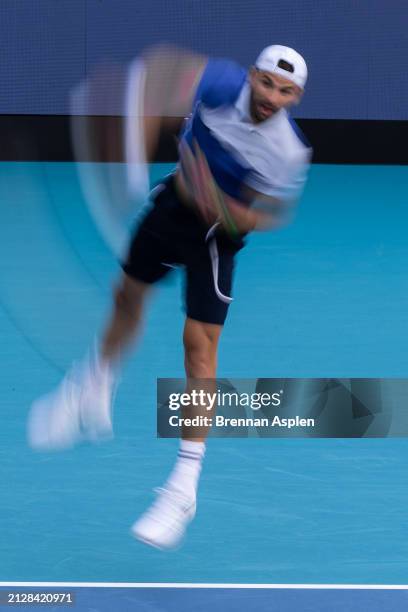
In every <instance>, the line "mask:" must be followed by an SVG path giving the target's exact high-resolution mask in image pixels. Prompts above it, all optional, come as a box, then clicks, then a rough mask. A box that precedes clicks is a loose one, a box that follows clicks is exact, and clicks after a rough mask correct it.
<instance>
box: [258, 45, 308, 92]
mask: <svg viewBox="0 0 408 612" xmlns="http://www.w3.org/2000/svg"><path fill="white" fill-rule="evenodd" d="M255 66H256V67H257V68H259V70H265V71H266V72H274V73H276V74H279V75H280V76H283V77H285V79H288V80H289V81H293V83H295V84H296V85H298V86H299V87H300V88H301V89H304V86H305V83H306V80H307V66H306V62H305V60H304V59H303V57H302V56H301V55H300V53H298V52H297V51H295V50H294V49H291V48H290V47H283V46H282V45H271V46H270V47H266V48H265V49H264V50H263V51H261V53H260V54H259V56H258V58H257V60H256V62H255Z"/></svg>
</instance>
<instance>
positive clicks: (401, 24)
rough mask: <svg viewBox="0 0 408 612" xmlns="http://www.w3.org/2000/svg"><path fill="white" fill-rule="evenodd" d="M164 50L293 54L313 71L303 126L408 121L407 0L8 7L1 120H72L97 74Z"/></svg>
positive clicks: (169, 0)
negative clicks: (88, 80)
mask: <svg viewBox="0 0 408 612" xmlns="http://www.w3.org/2000/svg"><path fill="white" fill-rule="evenodd" d="M163 41H166V42H172V43H176V44H178V45H182V46H185V47H187V48H190V49H193V50H196V51H200V52H204V53H207V54H211V55H213V56H227V57H231V58H233V59H235V60H237V61H239V62H241V63H242V64H243V65H244V66H249V65H250V64H251V62H252V61H253V60H254V58H255V57H256V55H257V54H258V52H259V51H260V50H261V49H262V48H263V47H264V46H266V45H268V44H271V43H278V44H287V45H290V46H293V47H295V48H296V49H297V50H299V51H300V52H301V53H302V54H303V55H304V56H305V58H306V59H307V62H308V65H309V70H310V79H309V82H308V86H307V95H306V96H305V98H304V101H303V103H302V105H301V106H300V107H299V108H298V109H297V110H296V112H295V116H296V117H303V118H309V119H355V120H356V119H372V120H406V119H408V104H407V102H408V79H407V78H406V75H407V74H408V3H407V1H406V0H289V1H288V0H245V1H244V0H0V50H1V62H0V82H1V87H0V113H2V114H7V115H10V114H28V115H34V114H44V115H60V114H61V115H63V114H67V113H68V111H69V104H68V98H69V92H70V91H71V89H72V87H74V86H75V84H77V83H78V81H80V80H81V79H82V78H84V77H85V76H86V74H87V73H88V72H89V70H90V69H91V68H92V67H93V66H94V65H95V64H97V63H98V62H100V61H105V60H112V61H118V62H126V61H129V60H130V59H131V58H132V57H134V56H135V55H137V54H138V52H139V51H140V50H141V49H143V48H144V47H145V46H147V45H149V44H152V43H155V42H163ZM111 111H112V109H109V108H106V109H105V110H104V113H105V114H110V113H111Z"/></svg>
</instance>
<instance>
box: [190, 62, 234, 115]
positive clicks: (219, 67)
mask: <svg viewBox="0 0 408 612" xmlns="http://www.w3.org/2000/svg"><path fill="white" fill-rule="evenodd" d="M245 79H246V70H245V69H244V68H242V66H240V65H239V64H237V63H236V62H233V61H232V60H227V59H209V60H208V62H207V65H206V67H205V69H204V72H203V75H202V77H201V79H200V82H199V84H198V87H197V90H196V94H195V97H194V106H195V105H196V104H197V103H199V102H202V103H203V104H205V106H208V107H209V108H217V107H218V106H222V105H224V104H232V103H234V102H235V100H236V98H237V97H238V95H239V92H240V90H241V88H242V85H243V84H244V82H245Z"/></svg>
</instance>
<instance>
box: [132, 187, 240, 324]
mask: <svg viewBox="0 0 408 612" xmlns="http://www.w3.org/2000/svg"><path fill="white" fill-rule="evenodd" d="M151 201H152V207H151V208H150V209H149V210H148V212H147V213H146V216H145V217H144V219H143V220H142V222H141V223H140V224H139V225H138V227H137V229H136V232H135V234H134V236H133V238H132V242H131V244H130V248H129V252H128V255H127V258H126V261H125V263H123V265H122V268H123V270H124V272H125V273H126V274H128V275H129V276H130V277H132V278H134V279H136V280H139V281H142V282H144V283H148V284H153V283H156V282H158V281H159V280H161V279H162V278H164V277H165V276H166V275H167V274H169V272H171V270H172V267H171V266H174V265H183V266H184V267H185V274H186V277H185V310H186V314H187V316H188V317H190V318H191V319H195V320H196V321H202V322H204V323H215V324H218V325H223V323H224V321H225V319H226V316H227V312H228V306H229V304H230V302H231V301H232V298H231V289H232V280H233V272H234V258H235V255H236V253H237V252H238V251H239V250H240V249H241V248H242V247H243V246H244V241H243V238H239V239H237V240H234V241H233V240H232V239H230V238H229V237H228V236H227V235H226V234H225V233H223V232H222V231H220V230H219V228H218V227H217V226H215V227H213V228H211V229H209V228H208V227H207V226H206V225H205V224H204V223H203V222H202V221H201V220H200V218H199V217H198V216H197V214H196V213H195V212H194V210H193V209H190V208H188V207H187V206H186V205H185V204H183V203H182V202H181V201H180V200H179V198H178V196H177V193H176V190H175V186H174V176H170V177H168V178H166V179H165V180H164V181H163V182H162V183H160V184H159V185H158V186H157V187H156V188H155V189H154V190H153V192H152V200H151Z"/></svg>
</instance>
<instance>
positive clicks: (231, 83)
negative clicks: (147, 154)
mask: <svg viewBox="0 0 408 612" xmlns="http://www.w3.org/2000/svg"><path fill="white" fill-rule="evenodd" d="M200 77H201V78H200V79H199V81H198V83H197V85H196V86H195V92H194V99H193V100H192V103H191V108H190V112H191V115H190V118H189V119H188V121H187V123H186V125H185V128H184V130H183V132H182V133H181V135H180V146H179V152H180V160H179V164H178V167H177V169H176V171H175V172H174V173H173V174H172V175H170V176H168V177H167V178H166V179H164V180H163V181H162V182H161V183H160V184H159V185H158V186H156V187H155V189H154V190H153V192H152V193H151V203H152V205H151V208H150V210H149V211H148V212H147V214H146V216H145V217H144V220H143V221H142V222H141V224H140V225H139V227H138V228H137V231H136V233H135V235H134V236H133V239H132V242H131V245H130V248H129V251H128V255H127V258H126V260H125V261H124V263H123V266H122V267H123V274H122V277H121V278H120V280H119V283H118V285H117V289H116V292H115V296H114V308H113V312H112V315H111V318H110V321H109V322H108V325H107V327H106V329H105V331H104V332H103V334H102V337H101V341H100V346H99V347H98V349H97V350H95V352H94V354H92V355H91V356H89V357H88V358H87V359H85V361H84V362H83V363H82V365H81V367H79V368H76V370H74V371H73V372H70V373H69V374H68V375H67V376H66V377H65V378H64V380H63V381H62V383H61V385H60V386H59V387H58V388H57V390H56V391H54V392H53V393H51V394H50V395H48V396H46V397H45V398H41V399H39V400H37V401H36V402H35V403H34V405H33V407H32V410H31V413H30V418H29V426H28V438H29V442H30V444H31V446H32V447H34V448H36V449H42V450H49V449H61V448H68V447H71V446H73V445H74V444H75V443H77V442H79V441H81V440H84V439H88V440H98V439H101V438H109V437H111V436H112V418H111V403H112V394H113V389H114V387H115V380H116V372H117V369H118V364H119V363H120V361H121V358H122V356H123V354H124V352H125V351H126V349H127V348H128V347H129V346H130V344H131V343H132V342H133V340H134V339H135V336H136V335H137V332H138V330H139V327H140V323H141V319H142V314H143V310H144V307H145V305H146V301H147V298H148V296H149V293H150V290H151V288H152V286H153V285H154V284H155V283H157V282H158V281H160V280H161V279H162V278H164V277H165V276H166V275H167V274H169V273H170V271H171V269H172V268H171V266H172V265H173V264H175V263H177V264H183V265H184V267H185V273H186V290H185V310H186V320H185V326H184V334H183V342H184V350H185V371H186V376H187V378H188V379H197V378H198V379H203V378H204V379H214V378H215V377H216V367H217V348H218V342H219V339H220V335H221V332H222V329H223V325H224V323H225V319H226V316H227V313H228V309H229V306H230V304H231V302H232V297H231V290H232V282H233V272H234V263H235V256H236V254H237V252H238V251H239V250H240V249H241V248H242V247H243V246H244V237H245V235H246V234H248V232H250V231H252V230H255V229H262V228H265V227H272V228H274V227H279V226H280V225H282V224H283V223H286V222H287V221H288V219H289V218H290V213H291V211H292V210H293V204H294V202H295V201H296V200H297V199H298V197H299V194H300V192H301V190H302V188H303V185H304V183H305V180H306V175H307V170H308V166H309V163H310V156H311V149H310V146H309V144H308V143H307V141H306V139H305V137H304V136H303V134H302V133H301V131H300V130H299V128H298V127H297V125H296V124H295V123H294V121H293V120H292V119H291V118H290V116H289V114H288V112H287V109H288V108H289V107H291V106H293V105H294V104H298V103H299V101H300V99H301V97H302V94H303V91H304V86H305V83H306V78H307V68H306V64H305V61H304V59H303V58H302V57H301V55H299V54H298V53H297V52H296V51H294V50H293V49H290V48H288V47H284V46H277V45H274V46H270V47H267V48H266V49H264V50H263V51H262V52H261V54H260V55H259V57H258V58H257V60H256V62H255V65H254V66H253V67H251V69H250V70H249V72H247V71H246V70H244V69H243V68H242V67H240V66H239V65H237V64H235V63H234V62H232V61H228V60H211V59H210V60H208V61H207V62H206V64H205V66H204V67H203V70H202V71H201V75H200ZM205 435H206V432H203V434H202V436H201V437H200V436H197V432H195V435H191V432H190V433H189V432H188V431H187V432H186V431H183V438H182V439H181V441H180V449H179V453H178V457H177V460H176V463H175V466H174V469H173V470H172V471H171V473H170V475H169V477H168V479H167V481H166V482H165V484H164V486H163V487H162V488H161V489H158V496H157V499H156V501H155V502H154V504H153V505H152V506H151V508H149V509H148V510H147V512H146V513H145V514H144V515H143V516H142V517H141V518H140V519H139V520H138V521H136V523H135V524H134V525H133V527H132V533H133V535H134V536H136V537H137V538H138V539H140V540H142V541H144V542H146V543H148V544H150V545H152V546H155V547H158V548H162V549H166V548H171V547H174V546H175V545H176V544H177V543H178V542H179V541H180V540H181V538H182V536H183V534H184V532H185V529H186V527H187V525H188V523H189V522H190V521H191V520H192V518H193V517H194V515H195V511H196V493H197V485H198V481H199V476H200V472H201V466H202V462H203V458H204V453H205Z"/></svg>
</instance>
